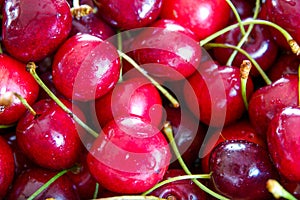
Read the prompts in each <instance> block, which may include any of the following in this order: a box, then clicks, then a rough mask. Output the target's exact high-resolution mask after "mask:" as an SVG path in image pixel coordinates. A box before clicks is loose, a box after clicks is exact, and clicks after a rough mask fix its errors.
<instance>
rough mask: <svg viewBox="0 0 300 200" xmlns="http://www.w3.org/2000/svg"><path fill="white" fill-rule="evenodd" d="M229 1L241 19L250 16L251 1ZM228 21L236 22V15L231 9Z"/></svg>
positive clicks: (251, 11)
mask: <svg viewBox="0 0 300 200" xmlns="http://www.w3.org/2000/svg"><path fill="white" fill-rule="evenodd" d="M231 2H232V4H233V5H234V6H235V8H236V10H237V12H238V14H239V16H240V18H241V19H246V18H248V17H252V15H253V9H254V8H253V6H254V4H253V5H252V3H251V2H249V1H245V0H231ZM230 21H231V22H236V17H235V16H234V13H233V12H232V11H231V12H230Z"/></svg>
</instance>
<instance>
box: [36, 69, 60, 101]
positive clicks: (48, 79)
mask: <svg viewBox="0 0 300 200" xmlns="http://www.w3.org/2000/svg"><path fill="white" fill-rule="evenodd" d="M40 78H41V79H42V81H43V83H45V85H46V86H47V87H48V88H49V89H50V90H51V92H53V94H54V95H55V96H56V97H58V98H65V97H64V96H63V95H62V94H61V93H60V92H59V91H58V90H57V89H56V87H55V85H54V83H53V76H52V72H51V71H47V72H44V73H42V74H41V75H40ZM38 99H49V95H48V94H47V93H46V92H45V90H40V91H39V96H38Z"/></svg>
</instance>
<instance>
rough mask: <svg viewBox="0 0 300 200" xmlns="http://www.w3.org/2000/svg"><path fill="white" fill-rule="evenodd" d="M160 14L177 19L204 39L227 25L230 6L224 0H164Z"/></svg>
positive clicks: (163, 16)
mask: <svg viewBox="0 0 300 200" xmlns="http://www.w3.org/2000/svg"><path fill="white" fill-rule="evenodd" d="M160 16H161V18H163V19H174V20H176V21H178V22H179V23H180V24H181V25H182V26H184V27H187V28H189V29H191V30H192V31H193V32H195V33H196V34H197V35H198V37H199V39H204V38H205V37H207V36H209V35H211V34H212V33H214V32H216V31H217V30H219V29H222V28H223V27H225V26H226V25H227V23H228V20H229V16H230V7H229V6H228V4H227V3H226V1H224V0H214V1H211V0H210V1H206V0H165V1H163V6H162V11H161V13H160Z"/></svg>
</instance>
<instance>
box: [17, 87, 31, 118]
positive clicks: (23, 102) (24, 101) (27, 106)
mask: <svg viewBox="0 0 300 200" xmlns="http://www.w3.org/2000/svg"><path fill="white" fill-rule="evenodd" d="M13 94H14V96H16V97H17V98H18V99H19V100H20V101H21V103H22V104H23V105H24V106H25V108H26V109H28V110H29V112H30V113H31V114H32V115H33V116H36V112H35V111H34V109H33V108H32V107H31V106H30V105H29V104H28V102H27V101H26V99H24V98H23V97H22V96H21V95H20V94H18V93H16V92H14V93H13Z"/></svg>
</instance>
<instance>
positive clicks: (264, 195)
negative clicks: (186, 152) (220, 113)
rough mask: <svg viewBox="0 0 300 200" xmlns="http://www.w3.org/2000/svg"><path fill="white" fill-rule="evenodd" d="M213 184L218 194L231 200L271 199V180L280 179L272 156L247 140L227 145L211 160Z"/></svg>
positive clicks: (216, 151) (215, 152)
mask: <svg viewBox="0 0 300 200" xmlns="http://www.w3.org/2000/svg"><path fill="white" fill-rule="evenodd" d="M210 170H211V171H212V177H211V180H212V182H213V184H214V186H215V188H216V190H217V191H218V192H220V193H221V194H223V195H225V196H227V197H229V198H230V199H245V200H246V199H249V200H250V199H251V200H252V199H261V200H264V199H270V198H271V197H272V196H271V194H270V193H269V192H268V190H267V189H266V182H267V180H268V179H278V174H277V170H276V168H275V167H274V165H273V163H272V161H271V159H270V156H269V152H268V151H267V150H266V149H265V148H263V147H261V146H259V145H258V144H255V143H252V142H248V141H245V140H236V141H226V142H222V143H220V144H219V145H218V146H217V147H215V148H214V150H213V152H212V154H211V157H210Z"/></svg>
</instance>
